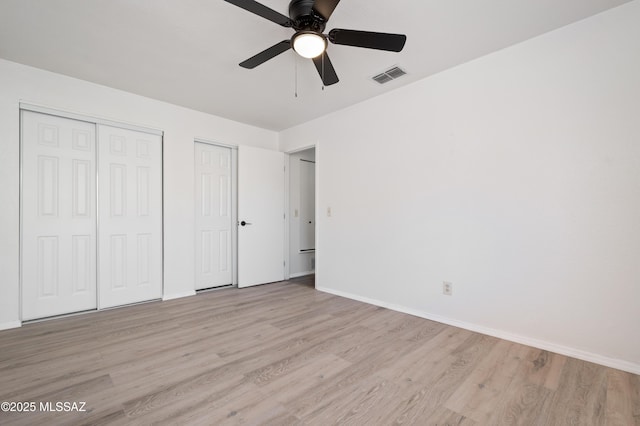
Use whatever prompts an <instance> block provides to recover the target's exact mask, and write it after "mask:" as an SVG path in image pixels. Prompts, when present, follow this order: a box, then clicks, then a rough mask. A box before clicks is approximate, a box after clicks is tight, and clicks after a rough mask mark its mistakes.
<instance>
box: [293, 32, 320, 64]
mask: <svg viewBox="0 0 640 426" xmlns="http://www.w3.org/2000/svg"><path fill="white" fill-rule="evenodd" d="M326 48H327V42H326V40H325V39H324V37H322V36H321V35H318V34H315V33H298V34H296V35H295V36H294V38H293V50H295V51H296V52H297V53H298V55H300V56H302V57H303V58H315V57H316V56H319V55H321V54H322V52H324V51H325V49H326Z"/></svg>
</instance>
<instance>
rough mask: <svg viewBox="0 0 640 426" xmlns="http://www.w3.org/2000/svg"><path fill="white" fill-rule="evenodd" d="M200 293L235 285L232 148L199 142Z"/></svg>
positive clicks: (197, 274)
mask: <svg viewBox="0 0 640 426" xmlns="http://www.w3.org/2000/svg"><path fill="white" fill-rule="evenodd" d="M195 172H196V176H195V180H196V191H195V192H196V217H195V220H196V223H195V225H196V290H201V289H204V288H211V287H219V286H223V285H228V284H232V282H233V267H232V260H233V256H232V251H231V250H232V249H231V247H232V244H231V240H232V226H233V222H232V218H233V216H232V211H233V209H232V196H231V181H232V159H231V148H225V147H221V146H215V145H209V144H205V143H200V142H196V144H195Z"/></svg>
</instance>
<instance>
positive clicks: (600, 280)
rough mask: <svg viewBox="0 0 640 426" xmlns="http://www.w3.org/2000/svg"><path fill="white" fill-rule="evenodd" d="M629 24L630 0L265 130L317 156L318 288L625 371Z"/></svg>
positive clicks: (638, 240)
mask: <svg viewBox="0 0 640 426" xmlns="http://www.w3.org/2000/svg"><path fill="white" fill-rule="evenodd" d="M638 22H640V1H634V2H632V3H629V4H627V5H624V6H621V7H619V8H617V9H613V10H610V11H608V12H605V13H603V14H600V15H597V16H595V17H592V18H590V19H587V20H585V21H581V22H578V23H576V24H573V25H571V26H568V27H565V28H562V29H560V30H557V31H554V32H552V33H548V34H546V35H543V36H541V37H538V38H536V39H533V40H529V41H527V42H525V43H522V44H519V45H516V46H513V47H511V48H508V49H505V50H502V51H500V52H497V53H494V54H492V55H489V56H486V57H483V58H480V59H478V60H475V61H473V62H470V63H467V64H464V65H461V66H459V67H457V68H454V69H451V70H448V71H446V72H442V73H440V74H438V75H435V76H432V77H430V78H427V79H424V80H422V81H420V82H417V83H414V84H412V85H409V86H405V87H403V88H401V89H398V90H396V91H393V92H390V93H388V94H385V95H382V96H379V97H377V98H374V99H372V100H369V101H367V102H364V103H361V104H358V105H356V106H353V107H351V108H348V109H345V110H343V111H339V112H336V113H334V114H331V115H329V116H326V117H324V118H321V119H318V120H315V121H312V122H309V123H307V124H304V125H301V126H298V127H295V128H292V129H289V130H287V131H284V132H282V133H281V135H280V148H281V150H283V151H289V150H293V149H294V148H295V147H296V146H308V145H309V144H310V143H313V144H317V145H316V147H317V153H316V154H317V156H318V168H319V170H318V173H319V181H318V188H317V190H318V191H319V204H318V206H317V209H318V212H321V214H320V216H319V217H318V218H317V222H318V227H319V230H318V235H319V240H318V241H317V244H316V247H317V271H316V273H317V281H316V282H317V286H318V288H320V289H324V290H326V291H329V292H334V293H337V294H343V295H347V296H350V297H354V298H359V299H361V300H367V301H370V302H373V303H378V304H380V305H384V306H390V307H393V308H395V309H399V310H404V311H406V312H411V313H414V314H417V315H421V316H425V317H429V318H435V319H437V320H440V321H443V322H448V323H451V324H456V325H461V326H463V327H466V328H470V329H474V330H478V331H481V332H485V333H488V334H493V335H497V336H500V337H505V338H508V339H511V340H516V341H520V342H524V343H528V344H532V345H534V346H538V347H543V348H547V349H551V350H554V351H556V352H561V353H565V354H569V355H573V356H577V357H579V358H583V359H589V360H592V361H595V362H600V363H603V364H606V365H612V366H616V367H618V368H622V369H626V370H628V371H633V372H636V373H640V339H639V338H638V327H639V326H640V304H639V302H640V25H638ZM425 54H428V52H425ZM308 135H314V136H313V139H314V140H309V139H308V138H309V136H308ZM329 206H330V207H331V208H332V212H333V214H332V217H327V216H326V214H325V212H326V209H327V207H329ZM442 281H451V282H452V283H453V296H444V295H443V294H442Z"/></svg>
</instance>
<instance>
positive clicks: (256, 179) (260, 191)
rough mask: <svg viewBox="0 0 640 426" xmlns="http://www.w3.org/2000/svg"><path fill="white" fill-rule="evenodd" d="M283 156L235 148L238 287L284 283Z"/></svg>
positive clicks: (271, 152) (254, 149)
mask: <svg viewBox="0 0 640 426" xmlns="http://www.w3.org/2000/svg"><path fill="white" fill-rule="evenodd" d="M284 176H285V175H284V154H283V153H282V152H278V151H271V150H268V149H261V148H253V147H247V146H240V147H238V220H239V221H240V223H239V225H240V226H239V227H238V287H248V286H252V285H258V284H265V283H270V282H274V281H282V280H284Z"/></svg>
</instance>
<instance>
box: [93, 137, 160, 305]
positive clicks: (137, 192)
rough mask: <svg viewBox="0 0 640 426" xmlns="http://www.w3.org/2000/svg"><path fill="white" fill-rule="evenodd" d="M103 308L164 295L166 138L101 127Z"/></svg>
mask: <svg viewBox="0 0 640 426" xmlns="http://www.w3.org/2000/svg"><path fill="white" fill-rule="evenodd" d="M98 217H99V223H98V273H99V280H98V288H99V307H100V308H108V307H112V306H119V305H126V304H130V303H136V302H142V301H147V300H152V299H158V298H160V297H161V296H162V139H161V137H160V136H158V135H152V134H148V133H142V132H138V131H133V130H126V129H120V128H117V127H111V126H107V125H102V124H99V125H98Z"/></svg>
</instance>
